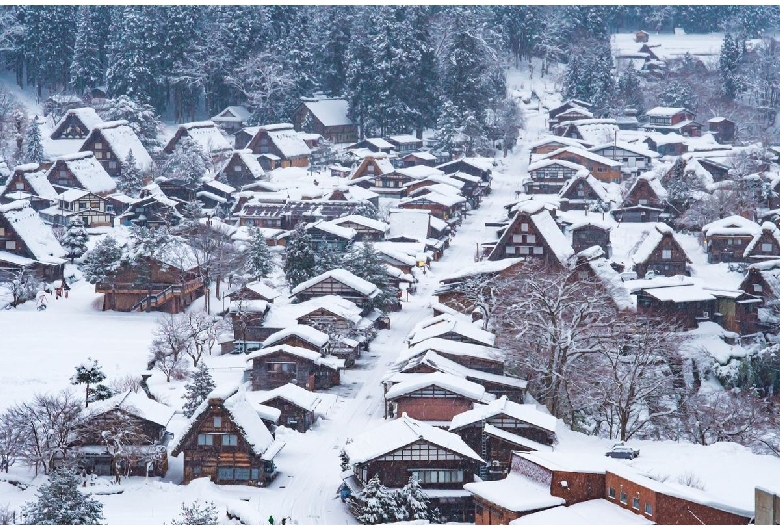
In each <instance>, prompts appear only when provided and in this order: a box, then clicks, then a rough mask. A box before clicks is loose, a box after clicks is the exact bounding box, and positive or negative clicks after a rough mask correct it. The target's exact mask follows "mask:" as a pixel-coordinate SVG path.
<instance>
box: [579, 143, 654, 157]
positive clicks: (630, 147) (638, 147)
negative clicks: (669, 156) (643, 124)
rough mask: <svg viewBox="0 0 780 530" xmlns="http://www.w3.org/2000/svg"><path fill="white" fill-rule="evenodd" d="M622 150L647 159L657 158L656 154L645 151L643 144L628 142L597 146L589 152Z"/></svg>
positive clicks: (648, 150)
mask: <svg viewBox="0 0 780 530" xmlns="http://www.w3.org/2000/svg"><path fill="white" fill-rule="evenodd" d="M616 148H617V149H623V150H624V151H630V152H632V153H636V154H638V155H641V156H646V157H647V158H658V153H656V152H655V151H652V150H650V149H647V148H646V147H644V145H643V144H638V143H633V144H631V143H628V142H620V141H618V142H614V141H612V142H607V143H604V144H601V145H597V146H596V147H591V148H590V149H589V151H593V152H596V151H603V150H607V152H609V149H616Z"/></svg>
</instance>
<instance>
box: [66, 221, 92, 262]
mask: <svg viewBox="0 0 780 530" xmlns="http://www.w3.org/2000/svg"><path fill="white" fill-rule="evenodd" d="M87 240H89V235H88V234H87V230H86V229H85V228H84V225H83V224H81V221H78V220H76V221H73V222H72V223H71V224H70V226H69V227H68V230H67V231H66V232H65V235H64V236H63V237H62V241H60V244H61V245H62V248H64V249H65V251H66V252H67V253H68V254H67V256H68V257H69V258H70V262H71V263H73V260H74V259H75V258H80V257H81V256H83V255H84V253H86V252H87Z"/></svg>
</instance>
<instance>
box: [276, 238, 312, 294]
mask: <svg viewBox="0 0 780 530" xmlns="http://www.w3.org/2000/svg"><path fill="white" fill-rule="evenodd" d="M312 247H313V245H312V240H311V236H310V235H309V234H308V233H307V232H306V227H305V226H304V225H303V224H299V225H298V226H297V227H296V228H295V231H294V232H293V233H292V235H291V236H290V239H288V240H287V248H286V257H285V260H284V276H285V278H287V283H288V284H289V285H290V288H291V289H293V288H295V287H297V286H298V284H300V283H303V282H305V281H306V280H308V279H310V278H313V277H314V276H316V273H315V268H316V265H317V264H316V258H315V254H314V250H312Z"/></svg>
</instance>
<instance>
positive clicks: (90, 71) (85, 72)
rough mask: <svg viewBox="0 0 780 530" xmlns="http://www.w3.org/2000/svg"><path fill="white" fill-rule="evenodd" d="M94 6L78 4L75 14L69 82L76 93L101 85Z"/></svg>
mask: <svg viewBox="0 0 780 530" xmlns="http://www.w3.org/2000/svg"><path fill="white" fill-rule="evenodd" d="M95 14H96V13H95V8H94V6H79V8H78V14H77V15H76V42H75V45H74V48H73V60H72V61H71V63H70V84H71V86H72V87H73V88H74V89H75V90H76V93H77V94H81V93H83V92H84V91H85V90H86V89H87V88H88V87H91V88H94V87H97V86H99V85H101V84H102V83H101V80H102V79H103V64H102V63H101V61H100V55H99V54H97V53H95V48H94V37H95V34H96V33H97V27H96V26H97V24H96V22H97V21H96V20H95V18H96V17H95Z"/></svg>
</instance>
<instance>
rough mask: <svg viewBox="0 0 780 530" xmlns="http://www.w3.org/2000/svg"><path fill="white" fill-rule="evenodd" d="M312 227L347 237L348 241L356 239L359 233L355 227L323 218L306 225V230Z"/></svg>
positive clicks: (340, 236) (342, 237)
mask: <svg viewBox="0 0 780 530" xmlns="http://www.w3.org/2000/svg"><path fill="white" fill-rule="evenodd" d="M312 228H317V229H319V230H322V231H323V232H327V233H329V234H331V235H334V236H336V237H339V238H341V239H346V240H347V241H352V240H354V239H355V238H356V237H357V234H358V233H357V230H355V229H354V228H347V227H345V226H341V225H339V224H337V223H336V222H335V221H324V220H322V219H320V220H318V221H314V222H313V223H310V224H308V225H306V230H310V229H312Z"/></svg>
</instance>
